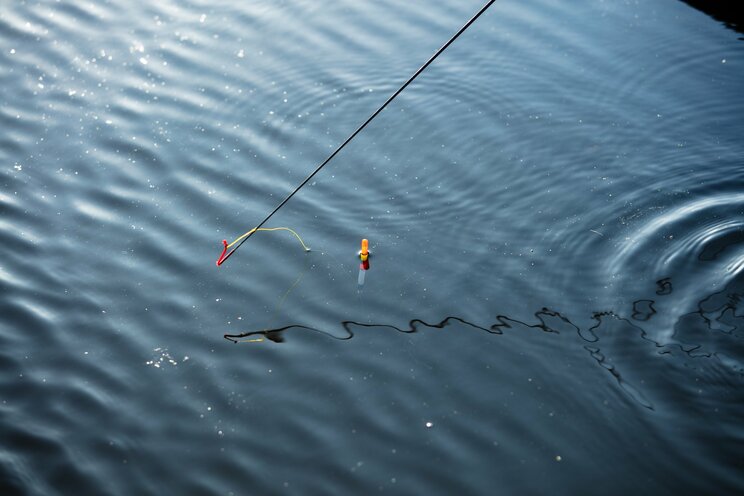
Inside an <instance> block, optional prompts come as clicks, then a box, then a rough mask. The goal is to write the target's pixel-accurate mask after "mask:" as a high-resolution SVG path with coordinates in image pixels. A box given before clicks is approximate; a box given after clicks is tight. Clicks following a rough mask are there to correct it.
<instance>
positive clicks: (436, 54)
mask: <svg viewBox="0 0 744 496" xmlns="http://www.w3.org/2000/svg"><path fill="white" fill-rule="evenodd" d="M495 1H496V0H489V1H488V2H486V4H485V5H484V6H483V7H481V9H480V10H479V11H478V13H476V14H475V15H474V16H473V17H471V18H470V20H469V21H468V22H466V23H465V25H463V27H461V28H460V29H459V30H458V31H457V33H455V34H454V36H452V38H450V39H449V40H448V41H447V43H445V44H444V45H442V46H441V47H440V48H439V50H437V51H436V52H434V55H432V56H431V57H430V58H429V60H427V61H426V62H425V63H424V65H422V66H421V67H419V68H418V70H417V71H416V72H414V73H413V75H412V76H411V77H410V78H408V80H407V81H406V82H405V83H403V85H402V86H401V87H400V88H398V89H397V90H396V91H395V93H393V94H392V95H390V97H389V98H388V99H387V100H385V103H383V104H382V105H381V106H380V107H379V108H378V109H377V110H375V111H374V113H372V115H370V116H369V117H368V118H367V120H366V121H364V122H363V123H362V125H361V126H359V127H358V128H357V129H356V131H354V132H353V133H351V135H350V136H349V137H348V138H346V139H345V140H344V141H343V143H341V144H340V145H339V146H338V147H337V148H336V149H335V150H334V151H333V153H331V154H330V155H329V156H328V158H326V159H325V160H324V161H323V162H321V164H320V165H318V167H316V169H315V170H314V171H312V172H311V173H310V175H309V176H307V177H306V178H305V180H304V181H302V182H301V183H300V185H299V186H297V187H296V188H295V189H294V191H292V192H291V193H290V194H289V195H287V197H286V198H285V199H284V200H282V202H281V203H280V204H279V205H277V206H276V208H274V210H272V211H271V213H270V214H269V215H267V216H266V218H265V219H264V220H262V221H261V222H260V223H259V224H258V225H257V226H256V227H254V228H253V229H251V230H250V231H248V232H247V233H245V234H244V235H243V236H241V237H240V238H237V239H236V240H235V241H233V242H232V243H230V244H229V245H228V244H227V240H224V241H223V244H224V246H225V249H224V250H223V251H222V255H220V258H219V259H218V260H217V265H218V266H219V265H222V264H223V263H224V262H225V260H227V259H228V258H230V257H231V256H232V254H233V253H235V252H236V251H238V248H240V247H241V246H243V243H245V242H246V241H248V239H249V238H250V237H251V236H252V235H253V233H255V232H256V231H260V230H261V226H263V225H264V224H266V222H267V221H268V220H269V219H270V218H271V217H272V216H273V215H274V214H275V213H276V212H277V211H278V210H279V209H280V208H282V207H283V206H284V204H286V203H287V202H288V201H289V200H290V198H292V197H293V196H294V195H295V193H297V192H298V191H299V190H300V189H301V188H302V187H303V186H305V184H307V183H308V181H310V179H312V178H313V176H315V174H317V173H318V172H320V169H322V168H323V167H325V165H326V164H327V163H328V162H330V161H331V160H333V157H335V156H336V155H338V152H340V151H341V150H342V149H343V148H344V147H345V146H346V145H347V144H348V143H349V142H350V141H351V140H353V139H354V138H355V137H356V135H357V134H359V133H360V132H361V131H362V129H364V128H365V127H367V124H369V123H370V122H372V120H373V119H374V118H375V117H377V115H378V114H379V113H380V112H382V111H383V110H384V109H385V107H387V106H388V104H389V103H390V102H392V101H393V100H395V97H397V96H398V95H399V94H400V93H401V92H402V91H403V90H404V89H406V87H408V85H409V84H411V82H412V81H413V80H414V79H416V78H417V77H418V75H419V74H421V73H422V72H424V70H425V69H426V68H427V67H429V64H431V63H432V62H434V60H435V59H436V58H437V57H439V55H440V54H441V53H442V52H443V51H445V50H446V49H447V47H449V46H450V45H451V44H452V42H454V41H455V40H456V39H457V38H458V37H459V36H460V35H461V34H462V33H463V32H465V30H466V29H468V28H469V27H470V25H471V24H473V23H474V22H475V20H476V19H478V18H479V17H480V16H481V14H483V13H484V12H485V11H486V10H487V9H488V7H490V6H491V4H493V3H494V2H495ZM284 229H287V228H284ZM295 236H297V234H296V233H295ZM297 237H298V238H299V236H297ZM235 243H237V246H235V248H232V250H230V251H229V252H227V250H228V248H230V247H232V246H233V245H234V244H235ZM303 246H304V243H303ZM305 248H306V249H307V247H305Z"/></svg>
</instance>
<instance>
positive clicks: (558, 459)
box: [555, 455, 563, 462]
mask: <svg viewBox="0 0 744 496" xmlns="http://www.w3.org/2000/svg"><path fill="white" fill-rule="evenodd" d="M561 460H563V458H561V455H556V457H555V461H557V462H559V461H561Z"/></svg>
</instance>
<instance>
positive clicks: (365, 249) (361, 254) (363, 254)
mask: <svg viewBox="0 0 744 496" xmlns="http://www.w3.org/2000/svg"><path fill="white" fill-rule="evenodd" d="M367 257H369V241H367V240H366V239H363V240H362V250H361V251H360V252H359V258H361V259H362V262H366V261H367Z"/></svg>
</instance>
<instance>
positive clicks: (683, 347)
mask: <svg viewBox="0 0 744 496" xmlns="http://www.w3.org/2000/svg"><path fill="white" fill-rule="evenodd" d="M656 286H657V289H656V295H658V296H659V297H661V299H659V298H657V299H650V298H644V299H638V300H635V301H634V302H633V303H632V307H631V308H629V309H627V312H624V311H621V310H617V311H615V310H607V311H601V312H595V313H594V314H593V315H592V321H593V322H594V323H593V325H591V327H586V328H580V327H579V326H577V325H576V324H574V323H573V322H572V321H571V319H569V317H567V316H566V315H563V314H562V313H560V312H558V311H554V310H551V309H548V308H543V309H541V310H540V311H537V312H535V313H534V317H535V320H534V321H533V322H526V321H522V320H518V319H514V318H511V317H508V316H506V315H498V316H496V322H495V323H493V324H491V325H490V326H488V327H484V326H482V325H478V324H475V323H473V322H470V321H468V320H466V319H464V318H461V317H458V316H448V317H446V318H444V319H442V320H441V321H439V322H426V321H424V320H421V319H412V320H410V321H409V322H408V326H407V327H398V326H395V325H391V324H386V323H364V322H355V321H351V320H346V321H342V322H341V323H340V325H341V328H342V329H343V333H342V334H340V335H339V334H334V333H333V332H329V331H326V330H322V329H318V328H314V327H310V326H305V325H300V324H293V325H288V326H284V327H279V328H273V329H262V330H256V331H249V332H243V333H236V334H225V335H224V338H225V339H227V340H229V341H231V342H233V343H245V342H261V341H264V340H268V341H272V342H274V343H283V342H284V341H285V339H286V334H287V332H288V331H300V332H311V333H318V334H322V335H323V336H326V337H328V338H331V339H334V340H338V341H348V340H350V339H352V338H353V337H355V335H356V333H357V332H359V330H360V329H369V328H380V329H388V330H391V331H395V332H398V333H403V334H414V333H417V332H419V331H421V330H423V329H444V328H445V327H447V326H449V325H450V324H459V325H463V326H466V327H471V328H473V329H475V330H478V331H482V332H485V333H487V334H490V335H503V334H505V333H506V332H519V330H520V329H536V330H539V331H542V332H543V333H545V334H561V335H574V336H576V337H578V338H579V339H580V340H581V341H580V343H582V346H583V348H584V349H585V350H586V351H587V352H588V353H589V355H590V356H591V358H592V359H593V360H595V361H596V362H597V364H598V365H599V366H600V367H601V368H602V369H603V370H605V371H606V372H607V373H609V374H610V375H611V376H612V378H613V379H614V381H615V382H616V383H617V385H618V386H619V387H620V388H621V389H622V390H623V391H624V392H625V393H627V394H628V396H630V397H631V398H632V399H633V400H634V401H635V402H637V403H638V404H640V405H641V406H643V407H645V408H647V409H650V410H654V409H655V407H654V404H653V402H652V401H651V400H649V399H648V398H647V397H646V395H644V393H643V392H642V390H641V388H642V387H643V386H647V385H649V384H650V382H651V381H649V380H648V379H647V378H645V377H643V376H644V375H646V376H648V375H659V374H655V373H654V372H653V370H652V369H653V368H655V367H656V368H658V366H659V365H660V362H658V360H660V359H661V358H662V357H663V358H668V357H678V358H680V359H682V361H683V362H685V363H684V364H683V365H682V366H683V367H692V368H695V366H694V365H690V363H688V362H687V361H688V360H693V361H695V360H698V361H699V360H701V359H708V360H713V361H715V362H716V363H715V366H716V367H720V366H723V368H724V369H725V370H726V371H727V372H728V373H730V374H733V376H735V377H739V378H741V377H744V365H743V361H744V341H742V338H744V312H739V311H740V309H741V306H742V301H743V299H744V277H742V276H739V277H736V278H734V279H733V280H732V281H730V282H729V284H728V285H727V286H726V287H725V288H724V289H722V290H721V291H718V292H716V293H713V294H711V295H708V296H706V297H705V298H703V299H702V300H700V301H699V302H698V304H697V309H696V310H695V311H693V312H690V313H687V314H684V315H682V316H681V317H679V318H678V319H677V321H676V323H675V325H674V332H673V334H672V338H671V340H669V341H668V342H661V341H660V340H659V339H657V338H654V337H652V336H653V334H652V333H650V332H647V330H646V329H644V327H643V326H648V325H649V323H651V322H652V321H653V318H654V316H655V315H657V313H658V312H659V311H660V310H657V308H656V306H657V303H665V302H663V300H664V299H667V297H670V296H671V295H672V294H673V286H672V281H671V279H670V278H663V279H660V280H658V281H657V282H656ZM626 314H627V315H626ZM643 361H645V362H646V363H641V362H643ZM693 363H694V362H693ZM626 369H627V370H629V371H630V374H626ZM639 370H640V371H642V373H641V375H640V376H639V374H638V373H637V372H638V371H639ZM643 372H646V373H645V374H644V373H643ZM627 375H632V376H634V378H633V379H629V378H628V377H627ZM662 375H663V374H662ZM634 379H635V380H634ZM661 380H662V381H663V379H661Z"/></svg>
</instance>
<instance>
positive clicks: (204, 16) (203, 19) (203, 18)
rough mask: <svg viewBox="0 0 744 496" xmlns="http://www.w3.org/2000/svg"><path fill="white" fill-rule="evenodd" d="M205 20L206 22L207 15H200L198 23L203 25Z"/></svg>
mask: <svg viewBox="0 0 744 496" xmlns="http://www.w3.org/2000/svg"><path fill="white" fill-rule="evenodd" d="M206 20H207V14H202V15H201V17H199V22H201V23H202V24H203V23H204V21H206Z"/></svg>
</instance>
